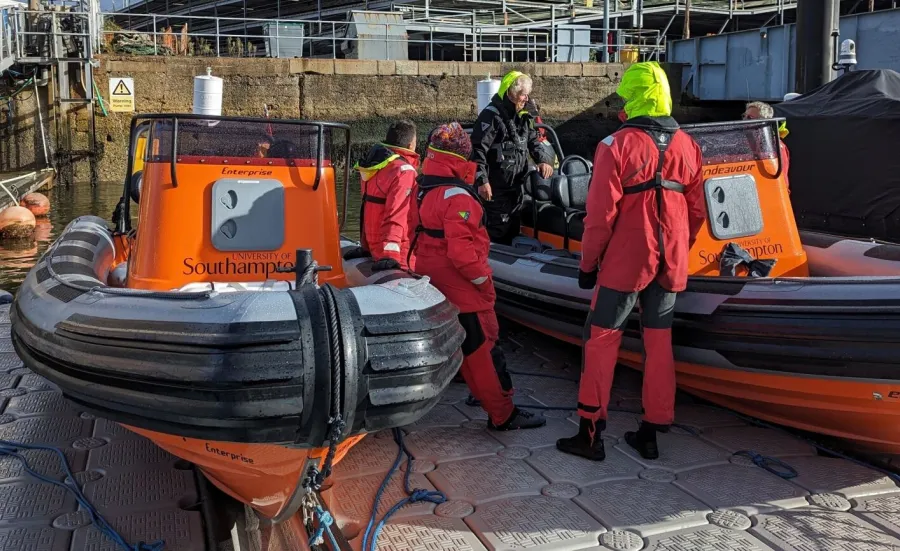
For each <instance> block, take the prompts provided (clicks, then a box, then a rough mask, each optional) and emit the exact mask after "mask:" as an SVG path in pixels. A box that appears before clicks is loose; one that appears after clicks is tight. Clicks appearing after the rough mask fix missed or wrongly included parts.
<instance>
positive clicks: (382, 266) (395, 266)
mask: <svg viewBox="0 0 900 551" xmlns="http://www.w3.org/2000/svg"><path fill="white" fill-rule="evenodd" d="M399 269H400V263H399V262H397V261H396V260H394V259H393V258H382V259H381V260H376V261H375V264H372V271H373V272H383V271H385V270H399Z"/></svg>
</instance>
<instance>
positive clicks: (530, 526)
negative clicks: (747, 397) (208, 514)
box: [0, 305, 900, 551]
mask: <svg viewBox="0 0 900 551" xmlns="http://www.w3.org/2000/svg"><path fill="white" fill-rule="evenodd" d="M8 311H9V305H3V306H0V439H2V440H15V441H20V442H23V443H35V444H48V445H53V446H58V447H60V448H62V449H63V450H64V452H65V453H66V455H67V456H68V458H69V461H70V463H71V465H72V468H73V471H74V472H75V478H76V480H78V482H79V483H82V484H83V485H84V486H83V487H84V493H85V495H86V496H87V498H88V499H89V500H90V501H91V502H92V503H93V504H94V505H96V506H97V508H98V509H99V510H100V512H101V513H102V514H103V515H105V516H106V518H107V519H108V520H109V522H110V524H111V525H112V526H114V527H115V528H116V529H118V530H119V531H120V532H121V533H122V535H123V536H124V537H125V539H126V541H128V542H130V543H135V542H137V541H140V540H143V541H147V542H150V541H155V540H157V539H163V540H165V541H166V547H165V549H167V550H169V551H195V550H203V549H208V547H207V545H206V544H205V543H204V542H205V540H206V537H207V534H205V533H204V530H205V528H204V520H205V517H204V516H203V514H202V513H201V512H198V511H197V507H196V505H197V503H198V502H199V501H200V500H201V497H200V496H199V494H200V493H201V492H200V488H201V487H202V485H201V484H198V478H197V477H196V473H195V472H194V470H193V468H192V467H191V466H190V465H188V464H186V463H185V462H183V461H179V460H178V459H176V458H175V457H173V456H171V455H169V454H167V453H165V452H163V451H161V450H159V449H158V448H156V447H155V446H153V444H151V443H150V442H149V441H148V440H145V439H143V438H141V437H138V436H136V435H133V434H131V433H129V432H128V431H126V430H124V429H122V428H121V427H119V426H118V425H116V424H114V423H111V422H108V421H105V420H102V419H97V418H95V417H93V416H92V415H90V414H87V413H85V412H83V411H80V410H79V409H78V408H77V407H75V406H73V405H71V404H70V403H69V402H67V401H65V400H64V399H63V397H62V396H61V395H60V394H59V392H58V391H57V390H55V389H54V388H53V387H52V385H50V384H49V383H48V382H47V381H45V380H43V379H42V378H41V377H39V376H37V375H35V374H33V373H31V372H29V371H28V370H27V369H26V368H24V367H22V364H21V362H20V361H19V359H18V358H17V357H16V356H15V353H14V352H13V348H12V344H11V342H10V340H9V314H8ZM505 347H506V348H507V355H508V360H509V365H510V369H511V370H513V372H514V375H513V379H514V382H515V383H516V386H517V391H516V392H517V393H516V401H517V402H519V403H521V404H524V405H529V404H530V405H544V406H558V405H566V406H570V405H573V404H575V401H576V393H577V382H576V381H577V378H578V373H579V369H580V367H579V366H580V359H579V358H578V356H577V354H578V352H577V349H574V348H569V347H565V346H562V345H559V346H557V345H556V344H555V343H554V342H552V341H549V340H548V339H546V338H543V337H540V336H537V335H536V334H534V333H530V332H523V333H515V334H513V335H512V336H511V337H510V340H509V341H507V342H506V343H505ZM546 375H551V376H553V378H549V377H546ZM467 395H468V393H467V391H466V388H465V386H464V385H461V384H454V385H453V386H452V387H451V388H450V389H448V391H447V392H446V393H445V395H444V396H443V399H442V400H441V403H440V404H439V405H438V406H436V407H435V408H434V409H433V410H432V411H431V412H430V413H429V414H428V415H426V416H425V417H424V418H423V419H421V420H420V421H419V422H417V423H415V424H414V425H411V426H409V427H406V428H404V429H403V431H404V433H405V443H406V445H407V447H408V449H409V450H410V451H411V452H412V453H413V454H414V455H415V457H416V461H415V462H414V463H413V472H412V474H411V477H410V479H411V486H412V487H414V488H424V489H429V490H434V489H438V490H441V491H442V492H443V493H444V494H446V496H447V498H448V501H447V502H445V503H442V504H440V505H434V504H432V503H416V504H412V505H409V506H406V507H404V508H402V509H400V510H399V511H398V512H397V513H396V514H395V515H394V516H393V517H391V519H390V520H389V522H388V523H387V525H386V526H385V528H384V530H383V532H382V534H381V537H380V538H379V540H378V549H379V550H380V551H420V550H422V551H443V550H447V551H450V550H453V551H470V550H471V551H478V550H486V549H491V550H501V549H502V550H522V549H528V550H532V551H550V550H553V551H557V550H567V551H574V550H581V549H590V550H613V551H626V550H627V551H637V550H640V549H646V550H654V551H662V550H666V551H731V550H740V551H758V550H769V549H776V550H789V551H817V550H822V551H826V550H827V551H844V550H846V551H875V550H879V551H881V550H883V551H888V550H892V551H897V550H898V549H900V487H898V486H897V485H895V484H894V483H893V482H892V481H891V479H890V478H888V477H886V476H884V475H883V474H881V473H879V472H877V471H874V470H870V469H867V468H865V467H862V466H859V465H857V464H854V463H851V462H849V461H846V460H843V459H833V458H827V457H823V456H819V455H817V453H816V450H815V448H814V447H812V446H811V445H809V444H808V443H806V442H805V441H803V440H801V439H798V438H796V437H794V436H792V435H790V434H787V433H784V432H781V431H778V430H773V429H766V428H760V427H756V426H753V425H750V424H748V423H746V422H745V421H743V420H742V419H740V418H738V417H737V416H735V415H732V414H730V413H728V412H726V411H723V410H719V409H713V408H708V407H705V406H702V405H699V404H697V403H693V402H692V400H691V399H690V398H688V397H684V396H680V397H679V404H678V407H677V421H678V423H679V428H673V429H672V431H671V432H669V433H668V434H663V435H661V436H660V445H661V457H660V459H659V460H657V461H645V460H643V459H641V458H639V456H637V455H636V454H635V453H633V452H632V451H631V450H630V448H628V447H627V446H626V445H625V444H624V442H623V440H622V436H623V434H624V432H625V431H627V430H633V429H634V428H636V427H637V424H638V419H639V415H637V414H636V413H630V412H634V411H639V408H640V376H639V375H638V374H637V373H635V372H631V371H629V370H625V369H620V372H619V373H618V374H617V379H616V385H615V388H614V391H613V404H612V405H613V407H614V408H615V409H617V410H622V411H616V412H613V413H611V416H610V417H611V418H610V423H609V428H608V430H607V431H606V432H605V433H604V438H606V451H607V458H606V461H604V462H602V463H593V462H590V461H587V460H584V459H580V458H577V457H572V456H568V455H565V454H562V453H560V452H558V451H557V450H556V449H555V447H554V443H555V441H556V439H557V438H559V437H561V436H569V435H571V434H573V433H574V432H575V430H576V428H577V425H576V424H575V421H576V419H575V418H574V416H573V413H572V412H570V411H549V412H547V416H548V417H549V420H548V424H547V426H546V427H545V428H541V429H537V430H530V431H518V432H508V433H493V432H488V431H487V430H486V426H485V416H484V413H483V412H482V411H481V409H480V408H476V407H471V406H468V405H466V403H465V401H466V397H467ZM744 449H751V450H754V451H756V452H757V453H759V454H762V455H765V456H769V457H774V458H778V459H780V460H782V461H784V462H786V463H787V464H789V465H790V466H791V467H793V468H794V469H796V471H797V472H798V473H799V475H798V476H797V477H795V478H793V479H790V480H785V479H783V478H780V477H779V476H776V475H775V474H772V473H770V472H768V471H766V470H764V469H762V468H760V467H757V466H755V465H754V464H753V463H752V462H750V460H749V459H746V458H745V457H743V456H735V455H734V452H735V451H738V450H744ZM25 455H26V457H27V458H28V460H29V461H30V462H31V464H32V466H33V467H34V468H35V469H36V470H37V471H39V472H43V473H45V474H47V475H49V476H51V477H53V478H54V479H56V480H63V479H64V475H63V473H62V472H61V471H60V469H59V467H58V466H57V464H56V463H55V462H54V461H51V459H53V458H52V456H51V455H50V454H49V453H48V452H40V451H37V452H26V453H25ZM396 455H397V445H396V443H395V442H394V439H393V437H392V435H391V433H390V432H383V433H379V434H375V435H371V436H369V437H367V438H366V439H364V440H363V441H362V442H361V443H360V444H358V445H357V446H356V447H355V448H354V449H353V450H351V452H350V453H349V454H348V455H347V457H346V458H345V459H344V461H342V462H341V463H340V464H339V465H338V466H337V467H336V470H335V473H334V475H333V477H332V479H331V480H330V483H331V485H330V487H328V489H327V490H326V491H325V492H324V493H323V497H324V498H325V500H326V503H327V504H328V506H329V508H330V509H331V512H332V513H333V515H334V517H335V519H336V521H337V524H338V525H340V526H341V527H342V529H343V530H344V533H345V535H346V536H347V538H348V539H349V540H350V544H351V546H352V547H353V548H354V549H355V550H360V549H361V548H362V540H363V537H362V535H363V532H364V531H365V529H366V525H367V523H368V521H369V516H370V514H371V509H372V504H373V500H374V497H375V494H376V492H377V490H378V488H379V486H380V485H381V483H382V480H383V479H384V476H385V474H386V473H387V472H388V470H389V469H390V467H391V466H392V464H393V463H394V461H395V458H396ZM403 474H404V473H403V472H402V471H398V472H397V473H396V474H394V476H393V478H392V479H391V482H390V484H389V485H388V487H387V490H386V491H385V492H384V496H383V498H382V500H381V504H380V507H379V511H378V518H379V519H380V518H381V516H383V515H384V513H385V512H386V511H387V510H388V509H389V508H390V507H391V506H392V505H393V504H394V503H396V502H397V501H398V500H399V499H400V498H402V497H404V495H405V494H404V492H403V490H402V485H403ZM216 505H219V504H216ZM285 524H296V523H285ZM282 541H285V540H284V538H282ZM294 541H295V542H296V540H294ZM275 547H276V546H275V544H274V541H273V542H270V545H263V546H262V547H260V546H253V548H254V549H260V548H262V549H273V548H275ZM277 547H278V548H279V549H282V550H284V551H294V550H295V549H299V548H300V547H299V546H298V545H296V544H285V543H281V544H279V545H277ZM116 549H119V548H118V547H116V546H115V544H114V543H113V542H112V541H111V540H109V539H107V538H106V536H105V535H103V534H101V533H100V532H98V531H97V530H95V529H94V528H93V527H91V526H90V524H89V521H88V518H87V515H86V514H85V513H84V511H80V510H79V507H78V505H77V504H76V502H75V500H74V499H73V498H72V497H71V496H69V495H67V494H65V493H64V492H63V491H62V489H60V488H57V487H53V486H50V485H47V484H41V483H39V482H37V481H35V480H34V479H32V478H29V477H28V476H27V475H26V474H25V473H24V472H23V471H22V469H21V466H20V464H19V463H17V462H14V461H12V460H11V459H10V458H8V457H7V458H4V457H0V551H24V550H27V551H63V550H70V551H113V550H116Z"/></svg>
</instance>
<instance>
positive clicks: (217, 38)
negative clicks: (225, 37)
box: [216, 15, 221, 57]
mask: <svg viewBox="0 0 900 551" xmlns="http://www.w3.org/2000/svg"><path fill="white" fill-rule="evenodd" d="M220 48H221V46H219V16H218V15H217V16H216V57H221V53H220V51H219V49H220Z"/></svg>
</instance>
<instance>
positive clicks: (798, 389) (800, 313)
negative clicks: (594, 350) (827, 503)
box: [491, 120, 900, 454]
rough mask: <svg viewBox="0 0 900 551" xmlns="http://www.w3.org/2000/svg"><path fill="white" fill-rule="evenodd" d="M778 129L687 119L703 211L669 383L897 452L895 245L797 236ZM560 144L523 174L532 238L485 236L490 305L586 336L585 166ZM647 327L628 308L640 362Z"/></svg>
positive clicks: (565, 334)
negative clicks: (552, 169) (543, 174)
mask: <svg viewBox="0 0 900 551" xmlns="http://www.w3.org/2000/svg"><path fill="white" fill-rule="evenodd" d="M777 125H778V121H777V120H776V121H745V122H735V123H717V124H708V125H690V126H685V127H683V129H684V130H685V131H686V132H688V133H689V134H691V136H692V137H693V138H694V139H695V140H696V141H697V142H698V144H699V145H700V146H701V149H702V150H703V154H704V165H705V166H704V169H703V174H704V184H703V185H704V192H705V197H706V202H707V214H708V217H707V220H706V223H705V224H704V226H703V228H702V229H701V230H700V234H699V236H698V238H697V241H696V243H695V244H694V247H693V248H692V250H691V252H690V255H691V256H690V273H691V274H692V275H691V277H690V279H689V282H688V288H687V290H686V291H685V292H683V293H680V294H679V296H678V299H677V302H676V305H675V323H674V327H673V341H674V344H675V357H676V360H677V382H678V385H679V386H680V387H681V388H682V389H684V390H686V391H688V392H690V393H692V394H695V395H697V396H700V397H702V398H705V399H708V400H710V401H711V402H714V403H717V404H719V405H722V406H725V407H728V408H732V409H735V410H737V411H740V412H743V413H746V414H749V415H752V416H754V417H758V418H761V419H765V420H768V421H772V422H777V423H781V424H784V425H789V426H793V427H796V428H799V429H803V430H808V431H812V432H818V433H822V434H827V435H830V436H836V437H840V438H844V439H847V440H850V441H852V443H853V445H854V446H855V447H857V448H859V449H863V450H868V451H874V452H884V453H893V454H897V453H900V348H898V343H900V298H898V297H900V247H898V246H896V245H890V244H884V243H881V244H876V243H867V242H865V241H863V240H850V239H842V238H840V237H832V236H825V235H822V234H813V233H807V232H798V230H797V227H796V223H795V220H794V215H793V212H792V209H791V204H790V196H789V192H788V188H787V185H786V179H785V177H784V174H783V173H782V169H781V167H780V161H779V156H778V154H777V152H778V151H779V147H780V144H779V137H778V132H777ZM551 136H552V134H551ZM557 155H558V156H559V157H560V158H562V159H563V161H562V162H561V164H560V168H559V170H558V171H557V173H556V174H555V175H554V176H553V177H552V178H550V179H549V180H542V179H540V178H538V177H536V175H533V176H535V177H533V178H532V179H531V181H530V183H529V189H528V190H527V191H528V197H527V200H526V203H525V206H524V210H523V219H524V221H525V223H524V224H523V225H524V226H526V227H525V228H524V229H523V233H526V234H527V235H524V236H521V237H519V238H517V239H516V240H515V242H514V243H513V246H512V247H507V246H502V245H494V246H493V247H492V252H491V266H492V268H493V270H494V281H495V286H496V289H497V299H498V303H497V310H498V313H500V314H502V315H504V316H506V317H508V318H511V319H513V320H515V321H518V322H520V323H522V324H524V325H527V326H530V327H532V328H534V329H537V330H539V331H542V332H544V333H545V334H548V335H551V336H554V337H556V338H559V339H563V340H566V341H568V342H571V343H573V344H577V345H580V344H581V343H582V330H583V326H584V322H585V319H586V318H587V314H588V310H589V308H590V300H591V294H592V291H587V290H582V289H579V288H578V284H577V278H578V264H579V261H578V258H579V251H580V249H581V247H580V240H581V234H582V231H583V224H582V222H583V220H584V216H585V212H584V208H585V202H586V198H587V190H588V184H589V182H590V177H591V170H592V166H591V163H590V162H588V161H587V160H585V159H583V158H581V157H577V156H569V157H563V155H562V152H561V151H559V150H558V148H557ZM735 245H736V246H735ZM723 257H724V258H723ZM760 261H764V262H762V263H761V262H760ZM773 262H774V264H772V263H773ZM723 270H726V271H727V272H728V274H727V275H726V274H725V273H723ZM640 331H641V328H640V323H639V316H637V313H636V312H635V314H633V315H632V316H631V317H630V318H629V322H628V325H627V327H626V329H625V338H624V340H623V347H622V350H621V352H620V360H621V362H622V363H623V364H625V365H627V366H630V367H633V368H636V369H641V367H642V359H643V353H642V345H641V341H640Z"/></svg>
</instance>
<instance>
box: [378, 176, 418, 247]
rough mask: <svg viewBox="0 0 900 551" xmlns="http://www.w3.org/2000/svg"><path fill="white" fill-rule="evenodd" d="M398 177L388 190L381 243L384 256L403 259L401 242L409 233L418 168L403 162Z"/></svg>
mask: <svg viewBox="0 0 900 551" xmlns="http://www.w3.org/2000/svg"><path fill="white" fill-rule="evenodd" d="M397 170H398V172H397V177H396V178H395V179H394V181H393V182H391V184H390V187H389V188H388V190H387V195H386V197H385V204H384V218H383V219H382V222H381V245H382V248H383V250H384V256H386V257H388V258H393V259H394V260H397V261H402V260H405V259H401V258H400V257H401V254H400V249H401V244H402V243H403V241H404V240H405V239H406V238H407V236H408V235H409V228H408V226H407V225H408V219H409V204H410V200H411V197H410V195H411V194H412V188H413V186H414V185H415V183H416V169H414V168H413V167H412V166H411V165H408V164H406V163H403V164H402V165H400V166H399V167H398V168H397Z"/></svg>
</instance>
